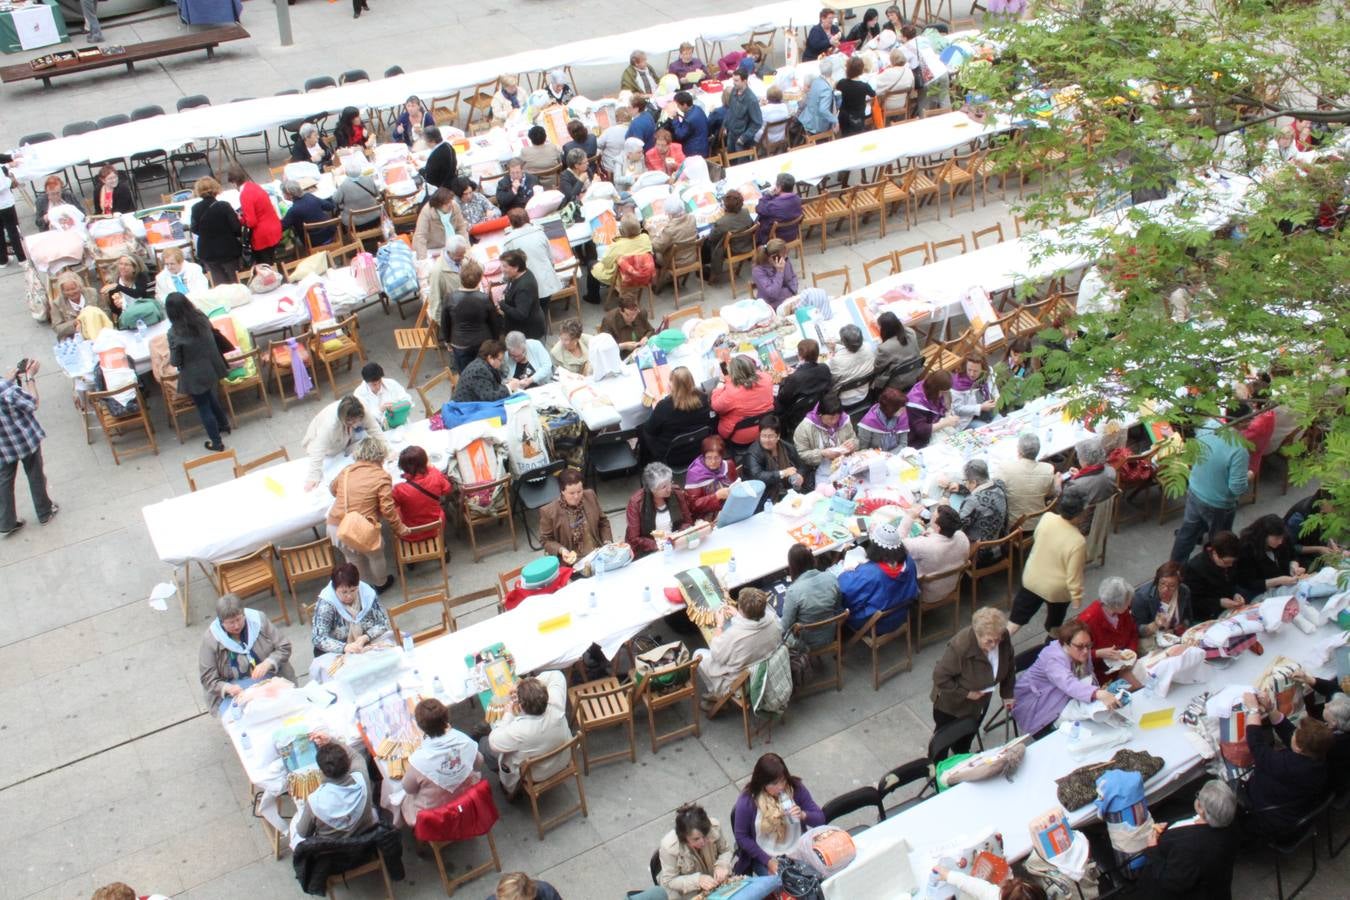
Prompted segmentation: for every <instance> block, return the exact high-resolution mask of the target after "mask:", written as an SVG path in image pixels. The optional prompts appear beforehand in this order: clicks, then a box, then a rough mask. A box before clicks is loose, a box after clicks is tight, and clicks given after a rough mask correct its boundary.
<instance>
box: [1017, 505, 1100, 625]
mask: <svg viewBox="0 0 1350 900" xmlns="http://www.w3.org/2000/svg"><path fill="white" fill-rule="evenodd" d="M1034 536H1035V540H1034V541H1033V543H1032V545H1031V555H1030V556H1029V557H1027V565H1026V568H1025V569H1023V570H1022V586H1023V587H1024V588H1026V589H1027V590H1029V591H1031V592H1032V593H1033V594H1035V595H1036V596H1038V597H1040V598H1041V599H1042V600H1044V601H1046V602H1047V603H1068V602H1070V601H1073V602H1074V603H1079V604H1081V603H1082V602H1083V563H1084V559H1085V557H1086V549H1087V540H1086V539H1085V538H1084V537H1083V533H1082V532H1081V531H1079V530H1078V526H1076V525H1073V524H1071V523H1069V522H1068V521H1066V520H1065V519H1064V518H1063V517H1062V516H1060V515H1059V514H1058V513H1052V512H1049V513H1046V514H1045V515H1043V516H1041V521H1040V522H1039V523H1038V524H1037V525H1036V531H1035V535H1034Z"/></svg>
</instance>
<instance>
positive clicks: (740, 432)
mask: <svg viewBox="0 0 1350 900" xmlns="http://www.w3.org/2000/svg"><path fill="white" fill-rule="evenodd" d="M773 407H774V398H773V376H771V375H770V374H769V373H768V372H761V371H760V370H759V367H758V366H756V365H755V362H754V360H752V359H751V358H750V357H749V356H746V355H743V354H741V355H737V356H733V357H732V358H731V360H730V362H728V363H727V374H726V377H725V378H724V379H723V380H722V383H721V384H719V385H718V386H717V387H716V388H714V389H713V392H712V408H713V412H715V413H717V433H718V434H719V435H721V437H722V439H723V440H724V441H726V442H727V443H729V444H732V445H733V449H735V448H736V447H744V446H746V445H747V444H751V443H753V442H754V440H755V438H757V437H759V429H760V427H761V425H756V424H754V423H753V422H751V423H747V424H742V423H744V422H745V420H746V419H749V418H752V417H762V416H763V415H764V414H765V413H768V412H771V411H772V410H773Z"/></svg>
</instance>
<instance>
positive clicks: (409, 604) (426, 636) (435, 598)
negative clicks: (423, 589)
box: [386, 591, 455, 646]
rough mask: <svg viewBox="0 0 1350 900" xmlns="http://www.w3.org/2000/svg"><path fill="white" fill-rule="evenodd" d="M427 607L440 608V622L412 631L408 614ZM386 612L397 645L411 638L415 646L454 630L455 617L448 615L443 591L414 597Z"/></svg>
mask: <svg viewBox="0 0 1350 900" xmlns="http://www.w3.org/2000/svg"><path fill="white" fill-rule="evenodd" d="M427 607H440V610H439V612H440V620H439V621H438V622H437V623H436V624H435V625H432V626H430V627H428V628H423V629H421V630H419V631H413V630H412V627H413V626H412V625H410V624H408V617H409V614H410V613H412V612H413V611H414V610H418V609H424V608H427ZM386 612H387V613H388V615H389V625H390V627H391V628H393V629H394V636H395V637H396V638H397V640H398V642H399V643H403V639H404V638H405V637H411V638H412V642H413V645H414V646H416V645H417V644H420V643H422V642H423V641H429V640H431V639H432V638H438V637H440V636H442V635H445V634H449V633H450V632H452V631H454V630H455V617H454V616H453V615H451V613H450V598H449V597H448V596H446V593H445V591H435V592H434V593H430V594H423V595H422V596H420V597H414V598H412V599H411V600H404V601H403V602H402V603H396V604H394V605H392V606H390V607H389V608H388V609H387V610H386ZM399 617H402V618H403V622H404V624H403V627H399V624H398V620H399Z"/></svg>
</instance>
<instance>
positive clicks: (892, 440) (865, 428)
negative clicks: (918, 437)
mask: <svg viewBox="0 0 1350 900" xmlns="http://www.w3.org/2000/svg"><path fill="white" fill-rule="evenodd" d="M908 443H909V416H908V414H907V413H906V412H905V395H904V394H902V393H900V391H898V390H896V389H895V388H886V389H885V390H884V391H882V392H881V396H879V397H878V398H877V402H876V403H873V404H872V408H871V409H869V410H868V411H867V412H866V413H864V414H863V417H862V418H861V419H859V420H858V449H860V450H873V449H875V450H884V451H886V452H887V453H890V452H891V451H892V450H903V449H904V448H905V446H906V445H907V444H908Z"/></svg>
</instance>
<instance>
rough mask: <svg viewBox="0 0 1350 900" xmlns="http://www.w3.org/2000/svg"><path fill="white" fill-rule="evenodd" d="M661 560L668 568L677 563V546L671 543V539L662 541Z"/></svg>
mask: <svg viewBox="0 0 1350 900" xmlns="http://www.w3.org/2000/svg"><path fill="white" fill-rule="evenodd" d="M661 560H662V562H664V563H665V564H666V565H668V566H669V565H674V563H675V545H674V544H673V543H671V541H670V538H666V539H664V540H663V541H661Z"/></svg>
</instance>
